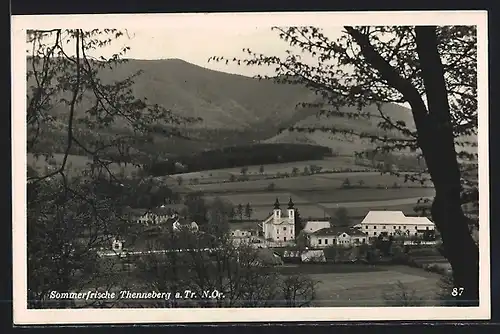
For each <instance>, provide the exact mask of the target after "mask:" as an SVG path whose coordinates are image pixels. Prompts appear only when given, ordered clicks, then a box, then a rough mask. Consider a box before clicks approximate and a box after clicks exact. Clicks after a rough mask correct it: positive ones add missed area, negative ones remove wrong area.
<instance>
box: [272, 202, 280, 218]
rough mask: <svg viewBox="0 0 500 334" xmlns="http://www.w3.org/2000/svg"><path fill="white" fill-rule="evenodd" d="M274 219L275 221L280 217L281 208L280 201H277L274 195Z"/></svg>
mask: <svg viewBox="0 0 500 334" xmlns="http://www.w3.org/2000/svg"><path fill="white" fill-rule="evenodd" d="M273 212H274V217H273V219H274V221H275V222H277V221H278V220H280V219H281V209H280V202H279V201H278V197H276V201H275V202H274V210H273Z"/></svg>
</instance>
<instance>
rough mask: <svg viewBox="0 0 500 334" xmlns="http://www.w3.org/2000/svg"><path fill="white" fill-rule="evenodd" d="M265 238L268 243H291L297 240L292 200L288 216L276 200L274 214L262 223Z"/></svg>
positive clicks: (289, 203) (287, 212)
mask: <svg viewBox="0 0 500 334" xmlns="http://www.w3.org/2000/svg"><path fill="white" fill-rule="evenodd" d="M261 226H262V232H263V236H264V238H265V239H266V240H268V241H273V242H278V243H282V242H290V241H294V240H295V208H294V204H293V202H292V199H291V198H290V201H289V202H288V208H287V210H286V216H285V215H283V211H282V210H281V208H280V203H279V201H278V199H277V198H276V202H275V203H274V209H273V214H272V215H271V216H270V217H269V218H267V219H266V220H265V221H263V222H262V225H261Z"/></svg>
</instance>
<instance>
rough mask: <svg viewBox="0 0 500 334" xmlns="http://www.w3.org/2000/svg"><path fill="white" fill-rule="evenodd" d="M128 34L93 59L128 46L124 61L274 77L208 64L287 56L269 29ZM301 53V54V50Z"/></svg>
mask: <svg viewBox="0 0 500 334" xmlns="http://www.w3.org/2000/svg"><path fill="white" fill-rule="evenodd" d="M126 32H127V34H125V35H124V36H122V37H120V38H119V39H118V40H115V41H114V42H113V43H112V44H111V45H109V46H107V47H105V48H100V49H98V50H97V51H96V52H92V53H91V55H92V56H104V57H110V56H111V55H112V54H113V53H116V52H117V51H118V50H120V49H121V48H123V47H125V46H128V47H130V50H129V51H128V52H127V54H126V55H125V56H124V58H130V59H171V58H176V59H182V60H185V61H187V62H189V63H192V64H195V65H198V66H202V67H205V68H208V69H212V70H217V71H222V72H228V73H234V74H240V75H245V76H254V75H257V74H261V75H272V74H274V69H272V68H268V67H256V66H244V65H237V64H235V63H231V62H229V64H228V65H226V64H225V62H220V63H217V62H213V61H212V62H210V63H209V62H208V59H209V58H210V57H212V56H224V57H226V58H230V59H233V58H234V57H236V58H246V57H248V56H249V55H248V54H247V53H245V52H243V51H242V49H243V48H250V49H251V50H252V51H254V52H257V53H262V54H265V55H269V56H279V57H285V56H286V50H287V49H290V46H289V45H288V43H286V42H284V41H282V40H281V39H280V38H279V35H278V32H277V31H272V30H271V28H270V27H268V26H266V27H255V26H254V27H239V28H236V29H227V28H226V27H220V26H216V27H209V28H206V29H199V28H198V27H192V28H190V27H182V28H178V29H175V28H171V27H166V28H162V29H153V28H142V29H137V28H136V29H133V28H132V29H126ZM324 33H325V34H326V35H327V36H328V37H330V38H332V39H336V38H338V37H339V36H340V35H341V27H327V28H325V29H324ZM73 49H74V46H73V45H72V43H70V44H68V45H66V46H65V50H66V52H67V53H68V54H73V52H72V50H73ZM299 52H300V51H299ZM302 57H303V60H304V61H306V62H311V61H314V59H312V58H311V57H308V55H307V54H304V55H302Z"/></svg>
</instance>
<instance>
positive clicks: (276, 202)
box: [274, 197, 280, 210]
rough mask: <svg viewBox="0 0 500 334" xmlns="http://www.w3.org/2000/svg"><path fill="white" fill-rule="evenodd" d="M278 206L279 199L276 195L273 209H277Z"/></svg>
mask: <svg viewBox="0 0 500 334" xmlns="http://www.w3.org/2000/svg"><path fill="white" fill-rule="evenodd" d="M279 208H280V201H279V200H278V197H276V201H275V202H274V209H275V210H278V209H279Z"/></svg>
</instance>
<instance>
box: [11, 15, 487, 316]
mask: <svg viewBox="0 0 500 334" xmlns="http://www.w3.org/2000/svg"><path fill="white" fill-rule="evenodd" d="M12 34H13V35H12V40H13V47H12V64H13V65H12V66H13V67H12V80H13V81H12V85H13V95H12V97H13V110H12V116H13V117H12V120H13V121H12V130H13V131H12V133H13V139H12V143H13V175H12V177H13V182H14V187H13V189H14V192H13V199H14V200H13V212H14V214H13V222H12V224H13V225H12V227H13V257H14V258H13V287H14V301H13V305H14V323H15V324H16V325H36V324H98V323H134V324H140V323H153V322H154V323H221V322H223V323H227V322H289V321H294V322H297V321H298V322H307V321H370V320H475V319H489V317H490V262H489V217H488V210H489V192H488V189H489V183H488V182H489V181H488V100H487V99H488V89H487V87H488V78H487V73H488V68H487V64H488V61H487V45H488V44H487V15H486V12H481V11H463V12H460V11H456V12H451V11H450V12H369V13H367V12H364V13H355V12H352V13H346V12H342V13H333V12H332V13H325V12H322V13H313V12H309V13H282V14H280V13H272V14H271V13H258V14H257V13H232V14H231V13H226V14H151V15H150V14H148V15H143V14H137V15H66V16H14V17H13V20H12ZM165 309H168V310H165Z"/></svg>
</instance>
